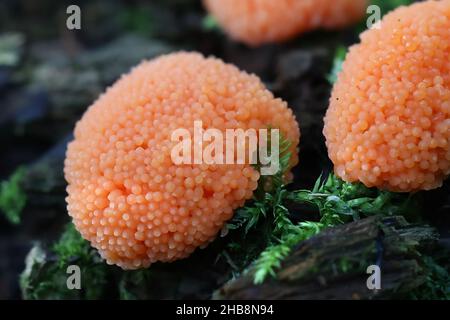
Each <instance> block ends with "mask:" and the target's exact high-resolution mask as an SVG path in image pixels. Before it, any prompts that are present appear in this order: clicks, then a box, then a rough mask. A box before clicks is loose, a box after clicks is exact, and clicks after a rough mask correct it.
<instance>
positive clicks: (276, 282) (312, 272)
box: [214, 217, 438, 299]
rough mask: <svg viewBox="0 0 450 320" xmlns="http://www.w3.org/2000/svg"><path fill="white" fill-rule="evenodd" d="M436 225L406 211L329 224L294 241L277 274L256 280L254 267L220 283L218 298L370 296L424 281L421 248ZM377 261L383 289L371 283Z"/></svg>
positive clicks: (432, 237)
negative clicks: (408, 217)
mask: <svg viewBox="0 0 450 320" xmlns="http://www.w3.org/2000/svg"><path fill="white" fill-rule="evenodd" d="M437 239H438V236H437V234H436V232H435V230H434V229H433V228H431V227H427V226H415V225H410V224H408V223H407V222H406V221H405V219H404V218H403V217H389V218H386V217H385V218H382V217H370V218H366V219H362V220H359V221H356V222H353V223H350V224H346V225H343V226H339V227H335V228H330V229H328V230H325V231H324V232H322V233H320V234H319V235H317V236H315V237H313V238H311V239H309V240H307V241H304V242H303V243H301V244H299V245H298V246H297V247H295V248H294V249H293V250H292V252H291V254H290V256H289V257H288V258H286V260H285V261H284V262H283V264H282V267H281V268H280V270H279V271H278V273H277V278H276V279H273V278H272V279H267V280H266V281H265V282H264V283H263V284H261V285H255V284H254V283H253V271H252V269H251V268H250V269H249V270H248V271H247V272H244V273H243V275H241V276H240V277H238V278H236V279H233V280H231V281H229V282H228V283H226V284H225V285H224V286H223V287H222V288H220V289H219V290H218V291H217V292H216V293H215V295H214V298H217V299H372V298H383V297H388V296H392V295H395V294H396V293H397V294H398V293H401V292H405V291H407V290H411V289H413V288H415V287H417V286H419V285H421V284H422V283H423V282H424V281H426V279H425V272H424V271H425V270H424V266H423V264H422V261H421V256H420V254H419V250H420V252H426V251H427V250H429V249H431V248H432V247H433V246H434V245H435V244H436V242H437ZM370 265H379V266H380V270H381V289H380V290H369V289H368V288H367V284H366V282H367V279H368V277H369V276H370V274H367V267H368V266H370Z"/></svg>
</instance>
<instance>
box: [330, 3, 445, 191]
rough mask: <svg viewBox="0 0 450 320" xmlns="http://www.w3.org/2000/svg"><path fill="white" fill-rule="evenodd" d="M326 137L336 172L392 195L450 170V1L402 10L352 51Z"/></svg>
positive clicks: (428, 184)
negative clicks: (385, 190) (391, 192)
mask: <svg viewBox="0 0 450 320" xmlns="http://www.w3.org/2000/svg"><path fill="white" fill-rule="evenodd" d="M324 135H325V136H326V139H327V146H328V152H329V156H330V158H331V160H332V161H333V163H334V165H335V172H336V174H337V175H338V176H340V177H341V178H343V179H344V180H347V181H351V182H353V181H361V182H363V183H364V184H365V185H366V186H369V187H372V186H376V187H379V188H384V189H388V190H391V191H397V192H410V191H417V190H423V189H426V190H428V189H433V188H436V187H439V186H440V185H441V184H442V182H443V180H444V179H445V178H446V177H447V176H448V175H449V174H450V145H449V138H450V0H444V1H426V2H423V3H417V4H414V5H411V6H408V7H400V8H398V9H396V10H395V11H394V12H392V13H390V14H388V15H386V16H385V17H384V18H383V19H382V21H381V25H380V28H379V29H377V28H374V29H371V30H368V31H366V32H364V33H363V34H362V35H361V43H360V44H358V45H355V46H353V47H351V48H350V52H349V53H348V56H347V58H346V60H345V62H344V64H343V70H342V72H341V73H340V75H339V77H338V80H337V82H336V84H335V86H334V89H333V92H332V96H331V100H330V107H329V109H328V112H327V115H326V117H325V128H324Z"/></svg>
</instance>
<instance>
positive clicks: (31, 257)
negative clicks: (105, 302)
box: [20, 223, 112, 300]
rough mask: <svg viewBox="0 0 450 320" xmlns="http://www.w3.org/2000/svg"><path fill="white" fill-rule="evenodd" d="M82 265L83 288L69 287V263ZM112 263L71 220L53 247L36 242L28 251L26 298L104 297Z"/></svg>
mask: <svg viewBox="0 0 450 320" xmlns="http://www.w3.org/2000/svg"><path fill="white" fill-rule="evenodd" d="M69 265H78V266H79V267H80V270H81V289H80V290H76V289H75V290H70V289H68V288H67V278H68V277H69V274H67V267H68V266H69ZM111 274H112V269H111V268H110V267H108V266H107V265H106V264H105V263H104V262H103V261H102V260H101V259H100V257H99V256H98V254H97V252H96V251H95V250H94V249H92V248H91V247H90V245H89V243H88V242H87V241H85V240H84V239H82V238H81V236H80V234H79V233H78V232H77V231H76V230H75V228H74V226H73V225H72V224H71V223H70V224H69V225H68V226H67V228H66V231H65V232H64V233H63V234H62V236H61V238H60V239H59V241H57V242H56V244H54V245H53V247H52V249H51V250H48V251H46V250H44V249H43V248H42V247H41V245H39V244H36V245H35V246H34V247H33V249H32V250H31V251H30V253H29V254H28V257H27V259H26V268H25V271H24V272H23V273H22V275H21V277H20V284H21V288H22V295H23V298H24V299H87V300H91V299H101V298H104V297H105V294H106V290H107V283H108V280H107V279H108V277H109V276H111Z"/></svg>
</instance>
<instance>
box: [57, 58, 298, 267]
mask: <svg viewBox="0 0 450 320" xmlns="http://www.w3.org/2000/svg"><path fill="white" fill-rule="evenodd" d="M198 120H201V121H202V122H203V127H204V129H208V128H215V129H219V130H221V131H222V132H225V130H226V129H237V128H240V129H243V130H247V129H256V130H258V129H267V128H268V127H271V128H279V129H280V132H281V134H282V135H283V137H285V138H286V139H288V140H289V141H290V142H291V143H292V146H291V152H292V155H293V157H292V159H291V165H292V166H293V165H295V164H296V163H297V150H296V148H297V145H298V143H299V139H300V132H299V127H298V124H297V122H296V120H295V117H294V115H293V113H292V111H291V109H289V108H288V106H287V104H286V103H285V102H283V101H282V100H281V99H277V98H274V96H273V94H272V93H271V92H269V91H268V90H267V89H266V88H265V86H264V85H263V84H262V82H261V81H260V80H259V78H258V77H256V76H255V75H250V74H247V73H245V72H242V71H240V70H239V69H238V68H236V67H235V66H232V65H229V64H225V63H224V62H222V61H221V60H218V59H215V58H204V57H203V56H202V55H200V54H196V53H183V52H182V53H175V54H170V55H166V56H162V57H159V58H157V59H154V60H152V61H146V62H143V63H141V64H140V65H139V66H137V67H136V68H134V69H133V70H132V71H131V73H129V74H128V75H125V76H123V77H122V78H121V79H120V80H119V81H118V82H116V83H115V84H114V85H113V86H112V87H110V88H109V89H108V90H107V91H106V93H105V94H103V95H101V96H100V98H99V99H98V100H97V101H96V102H95V103H94V104H93V105H92V106H90V107H89V109H88V110H87V112H86V113H85V114H84V116H83V117H82V119H81V120H80V121H79V122H78V123H77V125H76V129H75V139H74V140H73V141H72V142H71V143H70V144H69V146H68V150H67V157H66V161H65V177H66V180H67V181H68V187H67V192H68V197H67V203H68V206H67V208H68V212H69V214H70V216H71V217H72V219H73V222H74V224H75V226H76V228H77V230H78V231H79V232H80V233H81V235H82V236H83V237H84V238H85V239H87V240H89V241H90V242H91V244H92V246H94V247H95V248H97V249H98V251H99V252H100V254H101V256H102V257H103V258H104V259H106V261H107V262H108V263H109V264H116V265H118V266H120V267H122V268H123V269H137V268H142V267H148V266H149V265H150V264H152V263H154V262H156V261H162V262H170V261H174V260H177V259H181V258H185V257H187V256H188V255H190V254H191V253H192V252H193V251H194V250H195V249H196V248H197V247H202V246H206V245H207V244H208V243H209V242H210V241H212V240H213V239H214V238H215V237H216V235H217V234H218V232H219V231H220V230H221V229H222V227H223V226H224V223H225V222H226V221H227V220H229V219H230V218H231V217H232V216H233V211H234V210H235V209H236V208H238V207H241V206H242V205H243V204H244V202H245V201H246V200H247V199H250V198H251V197H252V195H253V191H254V190H255V189H256V188H257V184H258V180H259V172H258V171H257V170H256V169H254V168H253V166H252V165H251V164H226V165H221V164H213V165H208V164H192V165H189V164H181V165H176V164H174V162H173V161H172V159H171V149H172V148H173V147H174V144H175V143H174V142H173V141H172V140H171V134H172V132H173V131H174V130H176V129H178V128H184V129H188V130H191V129H192V128H193V126H194V121H198Z"/></svg>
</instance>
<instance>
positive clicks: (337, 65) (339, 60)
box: [327, 46, 347, 84]
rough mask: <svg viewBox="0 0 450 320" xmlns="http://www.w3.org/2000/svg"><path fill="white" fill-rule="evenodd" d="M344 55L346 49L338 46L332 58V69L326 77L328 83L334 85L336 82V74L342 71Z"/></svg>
mask: <svg viewBox="0 0 450 320" xmlns="http://www.w3.org/2000/svg"><path fill="white" fill-rule="evenodd" d="M346 55H347V48H346V47H344V46H340V47H338V48H337V49H336V52H335V53H334V58H333V67H332V69H331V72H330V74H329V75H328V76H327V80H328V82H329V83H331V84H334V83H335V82H336V80H337V77H338V74H339V73H340V72H341V71H342V64H343V63H344V60H345V57H346Z"/></svg>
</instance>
